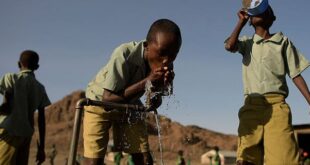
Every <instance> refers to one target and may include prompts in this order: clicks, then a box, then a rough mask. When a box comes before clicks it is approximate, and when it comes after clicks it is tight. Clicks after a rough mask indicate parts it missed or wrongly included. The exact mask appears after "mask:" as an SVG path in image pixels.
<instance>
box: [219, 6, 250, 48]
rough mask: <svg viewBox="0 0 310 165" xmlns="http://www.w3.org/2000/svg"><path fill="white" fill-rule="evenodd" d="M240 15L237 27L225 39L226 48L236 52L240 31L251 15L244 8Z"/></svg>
mask: <svg viewBox="0 0 310 165" xmlns="http://www.w3.org/2000/svg"><path fill="white" fill-rule="evenodd" d="M238 17H239V21H238V23H237V25H236V27H235V29H234V30H233V32H232V33H231V35H230V37H228V39H227V40H226V41H225V49H226V50H227V51H230V52H235V51H236V50H237V47H236V46H237V42H238V38H239V35H240V32H241V30H242V28H243V27H244V25H245V24H246V22H247V21H248V19H249V16H248V15H247V14H246V12H245V11H242V10H240V11H239V12H238Z"/></svg>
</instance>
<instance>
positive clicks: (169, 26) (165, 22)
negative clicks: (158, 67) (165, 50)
mask: <svg viewBox="0 0 310 165" xmlns="http://www.w3.org/2000/svg"><path fill="white" fill-rule="evenodd" d="M158 32H165V33H172V34H174V35H175V37H176V38H177V41H178V45H179V46H181V44H182V37H181V31H180V28H179V26H178V25H177V24H176V23H174V22H173V21H171V20H169V19H159V20H157V21H155V22H154V23H153V24H152V25H151V27H150V29H149V31H148V33H147V36H146V41H147V42H153V41H155V34H156V33H158Z"/></svg>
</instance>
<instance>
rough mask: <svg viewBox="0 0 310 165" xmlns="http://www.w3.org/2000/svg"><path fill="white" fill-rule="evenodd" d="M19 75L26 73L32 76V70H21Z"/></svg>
mask: <svg viewBox="0 0 310 165" xmlns="http://www.w3.org/2000/svg"><path fill="white" fill-rule="evenodd" d="M19 73H27V74H31V75H33V76H34V72H33V70H30V69H25V70H21V71H20V72H19Z"/></svg>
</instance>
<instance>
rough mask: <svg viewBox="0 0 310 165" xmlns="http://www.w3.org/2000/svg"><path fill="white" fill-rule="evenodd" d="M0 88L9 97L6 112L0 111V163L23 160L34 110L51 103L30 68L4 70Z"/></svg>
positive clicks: (31, 129) (29, 136)
mask: <svg viewBox="0 0 310 165" xmlns="http://www.w3.org/2000/svg"><path fill="white" fill-rule="evenodd" d="M4 92H8V93H10V94H11V95H12V96H11V97H12V98H9V99H10V109H9V110H8V113H5V114H4V113H0V164H27V163H28V155H29V147H30V142H31V137H32V135H33V132H34V128H33V125H34V124H33V123H34V112H35V110H36V109H42V108H44V107H46V106H48V105H50V104H51V103H50V100H49V98H48V96H47V94H46V91H45V88H44V86H43V85H42V84H41V83H40V82H38V81H37V80H36V78H35V75H34V73H33V71H31V70H23V71H21V72H19V73H14V74H10V73H9V74H5V75H4V76H3V77H2V78H1V79H0V93H1V94H4Z"/></svg>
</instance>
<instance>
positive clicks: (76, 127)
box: [68, 98, 88, 165]
mask: <svg viewBox="0 0 310 165" xmlns="http://www.w3.org/2000/svg"><path fill="white" fill-rule="evenodd" d="M85 105H88V99H86V98H83V99H80V100H79V101H78V102H77V103H76V107H75V109H76V110H75V116H74V124H73V133H72V139H71V145H70V152H69V158H68V165H74V164H75V159H76V150H77V146H78V141H79V134H80V127H81V120H82V114H83V109H84V106H85Z"/></svg>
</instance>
